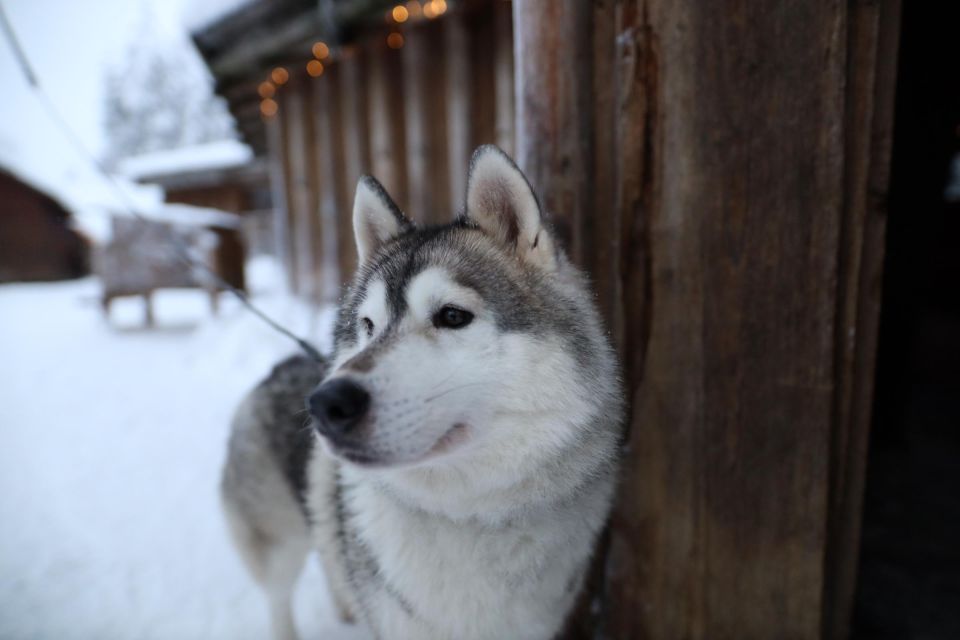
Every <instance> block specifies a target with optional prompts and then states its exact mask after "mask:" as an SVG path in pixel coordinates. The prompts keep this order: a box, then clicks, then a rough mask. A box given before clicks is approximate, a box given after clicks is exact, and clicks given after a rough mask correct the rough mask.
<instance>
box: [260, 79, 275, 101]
mask: <svg viewBox="0 0 960 640" xmlns="http://www.w3.org/2000/svg"><path fill="white" fill-rule="evenodd" d="M276 92H277V88H276V87H275V86H273V83H272V82H270V81H269V80H264V81H263V82H261V83H260V85H259V86H258V87H257V93H258V94H260V97H261V98H272V97H273V94H275V93H276Z"/></svg>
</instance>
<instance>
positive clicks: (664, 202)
mask: <svg viewBox="0 0 960 640" xmlns="http://www.w3.org/2000/svg"><path fill="white" fill-rule="evenodd" d="M463 6H464V8H463V9H462V11H451V13H450V14H449V15H447V16H445V17H444V18H443V19H440V20H436V21H430V22H423V23H422V24H419V25H417V26H411V27H410V28H409V29H406V30H405V31H404V37H405V42H404V44H403V46H402V48H400V49H399V50H394V49H391V48H389V47H387V46H386V44H385V43H384V41H383V38H382V37H380V36H378V37H377V38H375V39H372V40H370V41H363V40H360V41H357V42H355V43H353V44H351V45H350V46H349V48H348V49H347V50H346V55H345V56H344V57H343V59H342V60H339V61H336V62H333V63H332V64H329V65H328V67H327V69H326V71H325V72H324V74H323V75H322V76H321V77H319V78H309V77H307V76H306V75H296V74H295V76H294V77H292V78H291V79H290V81H289V84H288V85H287V86H284V87H283V88H282V90H281V92H280V96H279V98H278V101H279V104H280V110H279V114H278V117H276V118H272V119H270V120H269V121H268V122H267V126H268V129H269V131H268V134H269V148H270V153H271V154H272V156H273V158H274V160H275V162H274V166H275V169H276V171H275V178H276V180H275V187H276V189H275V195H276V201H277V202H278V203H279V204H280V210H281V211H284V212H285V214H284V215H281V216H278V226H277V231H278V233H277V237H278V238H279V239H280V241H279V247H280V249H279V250H280V253H281V255H283V256H284V257H285V260H286V261H287V264H288V265H289V273H290V280H291V286H292V287H293V289H294V290H295V291H297V292H298V293H300V294H302V295H305V296H309V297H310V298H312V299H314V300H318V301H319V300H331V299H333V298H334V297H335V295H336V291H337V288H338V286H339V284H340V283H341V282H342V281H344V280H345V279H346V278H347V277H348V275H349V274H350V273H351V272H352V271H353V269H354V266H355V255H354V252H353V243H352V238H351V234H352V231H351V225H350V219H349V218H350V209H351V207H350V201H351V197H352V192H353V186H354V184H355V182H356V179H357V177H358V176H359V175H360V174H361V173H362V172H370V173H372V174H374V175H376V176H377V177H378V178H380V179H381V181H383V183H384V184H385V186H386V187H387V189H388V190H389V191H390V192H391V193H392V194H393V195H394V196H395V198H396V199H397V201H398V202H399V203H400V204H401V206H402V207H403V208H404V209H405V210H406V211H407V212H409V213H410V214H411V215H412V216H413V217H414V218H416V219H419V220H428V221H433V220H443V219H447V218H449V217H450V216H451V215H452V214H453V212H454V210H455V209H456V208H457V206H458V205H459V204H460V200H461V197H462V196H461V194H462V192H463V180H464V177H465V175H466V163H467V159H468V156H469V153H470V150H471V149H472V148H473V147H474V146H475V145H476V144H478V143H481V142H491V141H492V142H496V143H498V144H500V145H501V146H502V147H504V148H505V149H507V150H508V151H510V152H512V153H514V155H515V156H516V158H517V160H518V162H519V164H520V165H521V167H522V168H523V169H524V170H525V171H526V172H527V173H528V176H529V177H530V179H531V182H532V183H533V185H534V186H535V188H536V189H537V190H538V191H539V193H540V194H541V196H542V197H543V201H544V202H545V204H546V207H547V209H548V210H549V211H550V212H551V213H552V214H553V219H554V221H555V222H556V223H557V225H558V227H559V230H560V233H561V236H562V237H563V239H564V240H565V241H566V243H567V245H568V248H569V249H570V252H571V255H572V256H573V258H574V259H575V260H576V261H577V262H578V263H579V264H581V265H583V266H584V267H586V268H587V269H588V270H589V271H590V272H591V273H592V275H593V277H594V280H595V283H596V287H597V291H598V295H599V300H600V303H601V305H602V308H603V311H604V314H605V315H606V317H607V320H608V322H609V325H610V327H611V330H612V332H613V336H614V339H615V342H616V343H617V346H618V349H619V351H620V353H621V355H622V358H623V361H624V364H625V367H626V374H627V388H628V391H629V400H630V402H631V405H632V417H631V422H630V428H629V436H628V441H627V448H626V464H625V475H624V478H623V484H622V490H621V492H620V497H619V500H618V503H617V505H616V508H615V513H614V516H613V519H612V522H611V525H610V528H609V532H608V535H607V536H606V538H605V541H604V545H603V547H602V548H601V550H600V553H599V555H598V560H597V562H596V565H595V567H594V573H593V576H592V580H591V585H592V586H591V589H592V596H593V597H592V599H591V601H590V602H589V603H588V606H584V607H583V610H582V611H581V613H580V614H579V615H578V617H577V619H576V621H575V625H574V628H573V629H572V630H571V635H572V636H576V637H591V638H601V637H603V638H657V639H664V640H668V639H669V640H672V639H675V638H691V639H697V638H704V639H706V638H709V639H715V638H815V637H827V638H842V637H845V635H846V634H847V628H848V623H849V612H850V607H851V602H852V596H853V589H854V579H855V571H856V556H857V550H858V531H859V520H860V496H861V493H862V484H863V474H864V465H865V460H866V438H867V428H868V424H869V407H870V398H871V395H872V380H873V368H874V350H875V339H876V332H877V321H878V309H879V278H880V270H881V264H882V254H883V231H884V223H883V207H884V196H885V192H886V185H887V166H888V162H889V147H890V139H891V136H890V129H891V123H892V107H893V86H894V79H895V70H896V42H897V35H898V29H899V4H898V1H897V0H879V1H866V0H864V1H853V2H846V3H818V2H807V1H805V0H788V1H785V2H777V3H764V2H756V3H746V4H744V3H742V2H733V1H731V0H721V1H720V2H716V3H712V2H711V3H705V2H697V1H696V0H648V1H644V0H591V1H589V2H588V1H585V0H550V1H549V2H547V1H544V0H515V1H514V2H513V3H509V2H503V1H502V0H491V1H489V2H473V3H464V5H463ZM514 53H516V57H515V59H514ZM514 67H515V69H514ZM514 87H516V91H514ZM318 212H319V214H318ZM334 256H336V259H335V260H334V259H333V257H334Z"/></svg>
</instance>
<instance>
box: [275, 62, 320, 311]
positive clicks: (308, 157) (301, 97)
mask: <svg viewBox="0 0 960 640" xmlns="http://www.w3.org/2000/svg"><path fill="white" fill-rule="evenodd" d="M307 92H308V85H307V80H306V79H305V78H302V77H295V78H292V79H291V80H290V82H289V83H288V86H286V87H285V89H284V91H283V105H282V107H281V108H282V116H283V121H284V124H285V132H286V145H285V146H286V153H287V159H288V164H287V171H288V175H289V183H290V211H291V214H292V216H291V232H292V234H293V238H292V244H293V255H294V270H295V271H296V273H297V282H298V287H297V293H299V294H300V295H301V296H303V297H305V298H308V299H313V298H315V297H316V296H317V295H318V290H317V283H316V282H315V280H314V277H313V274H314V267H313V257H314V256H313V233H314V231H313V226H314V220H315V212H316V210H317V206H316V197H315V196H316V185H315V184H314V183H313V180H314V179H315V176H316V171H315V169H314V166H313V159H312V158H313V156H312V154H311V153H310V148H309V144H308V141H309V140H310V139H311V137H312V133H313V126H312V119H311V118H310V117H309V113H310V111H309V105H308V104H307V101H308V98H307V95H306V94H307Z"/></svg>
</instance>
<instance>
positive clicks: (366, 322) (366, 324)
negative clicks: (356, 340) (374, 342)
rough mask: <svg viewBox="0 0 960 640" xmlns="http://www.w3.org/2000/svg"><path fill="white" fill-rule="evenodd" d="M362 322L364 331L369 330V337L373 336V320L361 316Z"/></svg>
mask: <svg viewBox="0 0 960 640" xmlns="http://www.w3.org/2000/svg"><path fill="white" fill-rule="evenodd" d="M360 322H361V324H363V329H364V331H366V332H367V337H368V338H369V337H371V336H373V320H371V319H370V318H361V319H360Z"/></svg>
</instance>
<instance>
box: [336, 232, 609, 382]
mask: <svg viewBox="0 0 960 640" xmlns="http://www.w3.org/2000/svg"><path fill="white" fill-rule="evenodd" d="M434 266H436V267H440V268H443V269H446V270H447V272H448V273H449V274H450V277H451V278H452V279H453V281H454V282H456V283H457V284H458V285H459V286H462V287H465V288H469V289H472V290H474V291H476V292H477V294H478V296H479V297H480V298H481V299H482V300H483V303H484V305H485V307H486V308H488V309H489V310H490V311H491V312H492V314H493V317H494V321H495V322H496V325H497V328H498V329H499V330H500V331H501V332H516V331H525V332H528V333H531V334H534V335H547V334H555V335H559V336H561V337H562V339H563V340H565V341H566V342H567V343H568V344H570V347H571V350H572V352H573V353H574V355H575V357H576V358H577V360H578V361H580V362H581V363H585V362H589V361H591V360H592V358H593V357H594V356H593V355H592V354H591V353H590V349H589V340H588V339H587V338H586V336H585V335H584V334H583V331H582V327H581V326H580V322H581V321H582V320H581V319H582V318H583V317H585V316H587V315H589V310H588V309H585V308H582V307H583V303H582V302H579V301H578V300H577V299H576V298H574V297H571V296H570V295H568V294H567V293H566V290H565V289H564V287H563V286H561V285H560V284H558V283H557V282H556V281H555V280H554V277H555V276H554V275H553V274H549V273H545V272H543V271H541V270H540V269H538V268H536V267H533V266H529V265H525V264H523V263H522V262H521V261H519V260H517V258H516V257H515V256H514V255H511V254H510V253H509V252H507V251H505V250H504V249H503V247H502V246H501V245H498V244H497V243H496V242H494V241H493V240H491V239H490V238H489V237H488V236H487V235H486V234H485V233H484V232H483V231H481V230H479V229H478V228H477V227H476V226H475V225H474V224H473V223H472V222H471V221H469V220H468V219H463V218H461V219H459V220H457V221H455V222H452V223H450V224H447V225H442V226H432V227H424V228H416V229H412V230H410V231H409V232H407V233H405V234H403V235H401V236H399V237H397V238H395V239H393V240H392V241H390V242H389V243H388V244H387V245H385V246H384V248H383V249H382V250H381V251H380V252H379V253H378V254H377V255H376V256H375V257H374V258H373V259H372V260H370V261H369V262H368V263H367V264H366V265H364V267H363V268H362V269H361V271H360V272H359V273H358V274H357V277H356V279H355V281H354V284H353V288H352V290H351V291H350V292H349V293H348V294H347V297H346V299H345V300H344V304H343V305H342V307H341V311H340V317H339V319H338V324H337V331H336V346H337V349H339V348H341V347H342V346H344V345H346V344H355V343H356V340H357V331H358V321H357V315H356V310H357V308H358V307H359V305H360V304H361V303H362V302H363V300H364V298H365V296H366V291H367V287H368V286H369V284H370V283H371V282H372V281H373V280H374V279H378V280H382V281H383V282H384V284H385V287H386V291H387V300H386V304H387V312H388V320H387V325H386V326H385V327H381V328H380V330H381V333H385V332H387V331H390V330H391V329H394V328H395V326H396V324H397V323H398V322H399V321H400V319H401V318H402V316H403V315H404V313H405V312H406V310H407V301H406V290H407V287H408V285H409V284H410V282H411V281H412V280H413V278H414V277H416V276H417V275H418V274H419V273H421V272H422V271H424V270H425V269H427V268H429V267H434ZM448 302H449V303H454V304H455V303H456V301H455V300H451V301H448ZM378 340H379V336H378ZM371 346H372V345H371Z"/></svg>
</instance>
